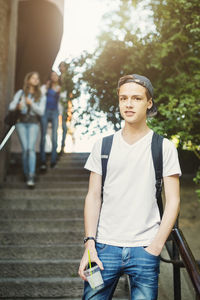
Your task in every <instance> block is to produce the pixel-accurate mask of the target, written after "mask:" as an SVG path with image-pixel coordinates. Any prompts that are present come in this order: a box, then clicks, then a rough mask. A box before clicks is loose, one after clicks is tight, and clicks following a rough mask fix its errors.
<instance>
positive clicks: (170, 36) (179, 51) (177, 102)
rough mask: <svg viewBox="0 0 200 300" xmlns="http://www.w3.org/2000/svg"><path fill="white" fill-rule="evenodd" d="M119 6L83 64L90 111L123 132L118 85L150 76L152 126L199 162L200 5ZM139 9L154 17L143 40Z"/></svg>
mask: <svg viewBox="0 0 200 300" xmlns="http://www.w3.org/2000/svg"><path fill="white" fill-rule="evenodd" d="M120 3H121V4H120V5H119V9H118V10H117V11H115V12H114V13H113V14H109V15H107V19H108V28H107V30H106V31H104V32H102V34H101V35H100V37H99V47H98V48H97V49H96V51H95V53H93V54H92V55H91V54H85V55H84V56H83V57H82V58H81V60H80V61H81V63H82V65H83V66H84V67H85V72H84V73H83V77H82V80H83V81H84V82H86V87H87V91H88V93H89V94H90V101H89V103H88V107H87V109H88V112H89V113H90V112H92V110H93V111H103V112H105V113H106V116H107V120H108V121H109V122H112V123H113V124H114V126H115V128H116V129H117V128H119V127H120V116H119V112H118V100H117V94H116V86H117V81H118V79H119V77H121V76H123V75H125V74H133V73H138V74H142V75H145V76H147V77H149V78H150V79H151V81H152V83H153V86H154V87H155V98H154V99H155V102H156V104H157V107H158V115H157V117H156V118H153V119H150V120H149V125H150V127H152V128H153V129H154V130H156V131H157V132H158V133H161V134H163V135H165V136H166V137H168V138H171V137H172V136H176V137H178V139H179V146H180V147H182V148H184V147H185V148H186V149H187V150H190V151H194V153H195V154H196V155H197V157H198V158H200V152H199V150H200V131H199V128H200V111H199V107H200V95H199V87H200V53H199V52H200V14H199V12H200V1H199V0H165V1H163V0H149V2H148V3H147V2H146V1H131V0H126V1H122V0H121V1H120ZM146 3H147V4H146ZM136 5H137V8H138V7H139V6H140V7H141V5H143V7H146V9H148V10H150V11H151V12H152V18H151V17H150V16H149V18H148V20H146V21H147V22H149V26H150V25H152V23H153V24H154V28H155V29H154V31H152V30H151V31H149V32H147V33H146V34H145V35H144V34H143V33H142V31H141V30H140V28H139V27H138V26H137V25H136V23H137V22H135V23H134V22H133V20H132V19H133V17H132V14H133V10H134V9H135V7H136ZM198 176H199V175H198ZM198 178H199V177H198ZM197 181H198V180H197Z"/></svg>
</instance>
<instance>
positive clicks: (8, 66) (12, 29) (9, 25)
mask: <svg viewBox="0 0 200 300" xmlns="http://www.w3.org/2000/svg"><path fill="white" fill-rule="evenodd" d="M17 6H18V0H15V1H13V0H0V20H1V25H0V101H1V105H0V140H2V138H3V136H4V135H5V132H6V128H5V126H4V117H5V113H6V111H7V107H8V103H9V102H10V100H11V99H12V95H13V90H14V73H15V57H16V35H17ZM7 153H8V146H6V147H5V148H4V149H3V150H2V151H0V185H1V184H2V182H3V178H4V175H5V174H4V173H5V169H6V168H5V166H6V162H7Z"/></svg>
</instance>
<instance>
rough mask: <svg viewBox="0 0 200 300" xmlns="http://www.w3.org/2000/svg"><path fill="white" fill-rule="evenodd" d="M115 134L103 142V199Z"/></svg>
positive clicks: (105, 138)
mask: <svg viewBox="0 0 200 300" xmlns="http://www.w3.org/2000/svg"><path fill="white" fill-rule="evenodd" d="M113 136H114V135H113V134H112V135H109V136H106V137H104V138H103V141H102V146H101V167H102V184H101V195H102V198H103V187H104V182H105V179H106V173H107V164H108V159H109V156H110V151H111V147H112V142H113Z"/></svg>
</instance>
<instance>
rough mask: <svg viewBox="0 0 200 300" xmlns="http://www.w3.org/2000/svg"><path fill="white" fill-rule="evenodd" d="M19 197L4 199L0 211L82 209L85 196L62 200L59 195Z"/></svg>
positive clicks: (67, 197)
mask: <svg viewBox="0 0 200 300" xmlns="http://www.w3.org/2000/svg"><path fill="white" fill-rule="evenodd" d="M18 197H19V195H16V198H15V197H13V198H14V199H13V198H12V196H11V197H8V195H7V197H4V199H3V200H1V201H0V209H6V210H8V209H11V210H13V209H14V210H15V209H18V210H23V209H25V210H41V211H43V210H47V211H49V210H54V209H55V210H61V209H63V210H65V209H68V210H70V209H73V210H75V209H76V208H77V209H83V207H84V199H85V196H82V197H81V196H77V197H72V196H68V195H67V194H66V196H65V195H64V196H63V197H62V198H61V197H60V195H57V197H56V195H49V196H48V197H47V196H46V197H45V198H44V199H43V198H42V197H41V196H40V197H39V196H38V197H37V198H36V197H34V195H33V196H29V197H28V198H25V199H24V198H21V199H20V198H18Z"/></svg>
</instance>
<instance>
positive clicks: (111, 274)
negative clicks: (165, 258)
mask: <svg viewBox="0 0 200 300" xmlns="http://www.w3.org/2000/svg"><path fill="white" fill-rule="evenodd" d="M96 250H97V253H98V257H99V259H100V260H101V261H102V263H103V267H104V270H103V271H101V274H102V277H103V281H104V286H103V287H100V288H99V289H97V290H93V289H92V288H90V286H89V283H88V282H86V281H85V282H84V295H83V298H82V299H83V300H89V299H95V300H110V299H112V296H113V294H114V291H115V288H116V286H117V283H118V280H119V278H120V276H121V275H123V274H127V275H129V278H130V285H131V299H132V300H156V299H157V293H158V275H159V266H160V256H154V255H152V254H150V253H148V252H147V251H146V250H145V248H144V247H116V246H110V245H106V244H101V243H96Z"/></svg>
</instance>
